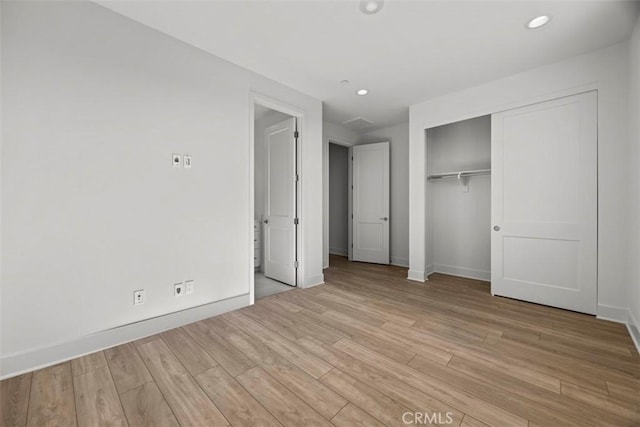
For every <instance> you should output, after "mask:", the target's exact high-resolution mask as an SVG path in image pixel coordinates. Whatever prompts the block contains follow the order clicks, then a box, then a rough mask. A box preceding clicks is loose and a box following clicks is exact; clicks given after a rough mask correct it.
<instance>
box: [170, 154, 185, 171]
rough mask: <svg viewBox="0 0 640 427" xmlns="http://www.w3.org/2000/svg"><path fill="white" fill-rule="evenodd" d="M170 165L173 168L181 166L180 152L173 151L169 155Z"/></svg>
mask: <svg viewBox="0 0 640 427" xmlns="http://www.w3.org/2000/svg"><path fill="white" fill-rule="evenodd" d="M171 165H172V166H173V167H174V168H181V167H182V156H181V155H180V154H176V153H173V154H172V155H171Z"/></svg>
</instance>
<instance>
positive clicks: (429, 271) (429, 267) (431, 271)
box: [427, 264, 436, 277]
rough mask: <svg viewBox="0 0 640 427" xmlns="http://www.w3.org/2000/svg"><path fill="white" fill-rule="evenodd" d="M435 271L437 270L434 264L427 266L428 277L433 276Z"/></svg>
mask: <svg viewBox="0 0 640 427" xmlns="http://www.w3.org/2000/svg"><path fill="white" fill-rule="evenodd" d="M435 272H436V270H435V268H434V266H433V264H431V265H428V266H427V277H429V276H431V275H432V274H433V273H435Z"/></svg>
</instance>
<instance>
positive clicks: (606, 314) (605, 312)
mask: <svg viewBox="0 0 640 427" xmlns="http://www.w3.org/2000/svg"><path fill="white" fill-rule="evenodd" d="M627 313H628V310H627V309H626V308H622V307H614V306H612V305H605V304H598V308H597V314H596V317H597V318H598V319H602V320H609V321H612V322H617V323H627V317H628V314H627Z"/></svg>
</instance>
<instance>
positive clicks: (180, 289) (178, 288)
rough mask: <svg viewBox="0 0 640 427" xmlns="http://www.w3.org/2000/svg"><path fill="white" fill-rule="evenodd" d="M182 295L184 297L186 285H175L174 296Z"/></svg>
mask: <svg viewBox="0 0 640 427" xmlns="http://www.w3.org/2000/svg"><path fill="white" fill-rule="evenodd" d="M182 295H184V283H182V282H180V283H176V284H175V285H173V296H174V297H181V296H182Z"/></svg>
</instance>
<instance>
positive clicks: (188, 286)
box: [184, 280, 194, 295]
mask: <svg viewBox="0 0 640 427" xmlns="http://www.w3.org/2000/svg"><path fill="white" fill-rule="evenodd" d="M193 283H194V282H193V280H187V281H186V282H184V287H185V294H187V295H191V294H192V293H193Z"/></svg>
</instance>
